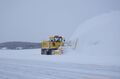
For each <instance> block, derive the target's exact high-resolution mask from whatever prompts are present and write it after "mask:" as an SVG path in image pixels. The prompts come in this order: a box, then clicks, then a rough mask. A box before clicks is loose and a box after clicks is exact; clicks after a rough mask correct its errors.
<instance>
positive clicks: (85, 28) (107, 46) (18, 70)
mask: <svg viewBox="0 0 120 79" xmlns="http://www.w3.org/2000/svg"><path fill="white" fill-rule="evenodd" d="M119 21H120V12H111V13H106V14H103V15H100V16H97V17H94V18H92V19H90V20H88V21H86V22H84V23H83V24H81V25H80V27H79V28H78V29H77V30H76V31H75V33H74V34H73V35H72V37H71V39H70V40H72V41H74V40H76V39H78V44H77V46H76V49H72V48H67V49H66V50H65V53H64V54H63V55H60V56H57V55H55V56H53V55H52V56H47V55H41V54H40V52H41V51H40V49H33V50H0V79H120V41H119V40H120V35H119V34H120V32H119V31H120V22H119Z"/></svg>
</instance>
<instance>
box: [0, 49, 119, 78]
mask: <svg viewBox="0 0 120 79" xmlns="http://www.w3.org/2000/svg"><path fill="white" fill-rule="evenodd" d="M71 58H72V59H71ZM78 59H79V60H80V59H81V61H82V62H81V61H79V60H78ZM83 60H85V59H83ZM83 60H82V58H79V57H75V56H73V57H72V56H69V55H65V56H42V55H40V50H22V51H19V50H16V51H14V50H0V79H120V66H116V65H98V64H89V63H87V62H86V63H85V62H83ZM96 61H97V60H96Z"/></svg>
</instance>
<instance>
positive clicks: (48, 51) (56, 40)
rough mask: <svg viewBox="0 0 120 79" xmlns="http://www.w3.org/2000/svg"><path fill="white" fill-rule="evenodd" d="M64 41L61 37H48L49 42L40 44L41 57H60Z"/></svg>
mask: <svg viewBox="0 0 120 79" xmlns="http://www.w3.org/2000/svg"><path fill="white" fill-rule="evenodd" d="M64 43H65V39H64V37H63V36H50V37H49V41H42V42H41V54H42V55H61V54H62V53H63V47H64Z"/></svg>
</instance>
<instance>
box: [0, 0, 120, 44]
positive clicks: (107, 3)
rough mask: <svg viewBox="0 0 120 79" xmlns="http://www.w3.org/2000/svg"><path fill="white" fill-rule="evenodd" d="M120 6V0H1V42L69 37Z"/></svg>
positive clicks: (117, 9)
mask: <svg viewBox="0 0 120 79" xmlns="http://www.w3.org/2000/svg"><path fill="white" fill-rule="evenodd" d="M119 10H120V0H0V42H6V41H30V42H40V41H41V40H43V39H47V37H48V36H49V35H63V36H65V37H66V38H67V39H68V38H69V37H70V36H71V35H72V33H73V32H74V31H75V30H76V28H77V27H78V26H79V24H81V23H83V22H84V21H86V20H87V19H90V18H92V17H94V16H98V15H100V14H103V13H107V12H111V11H119Z"/></svg>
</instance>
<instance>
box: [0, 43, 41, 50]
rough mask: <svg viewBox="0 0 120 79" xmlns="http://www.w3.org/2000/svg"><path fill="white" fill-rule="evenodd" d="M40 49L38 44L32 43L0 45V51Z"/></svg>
mask: <svg viewBox="0 0 120 79" xmlns="http://www.w3.org/2000/svg"><path fill="white" fill-rule="evenodd" d="M40 47H41V45H40V43H33V42H4V43H0V49H12V50H22V49H38V48H40Z"/></svg>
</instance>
